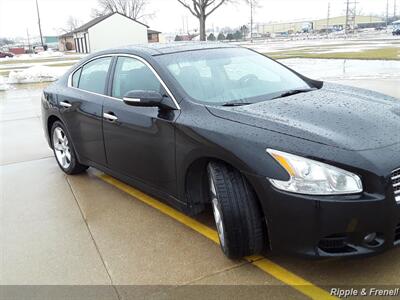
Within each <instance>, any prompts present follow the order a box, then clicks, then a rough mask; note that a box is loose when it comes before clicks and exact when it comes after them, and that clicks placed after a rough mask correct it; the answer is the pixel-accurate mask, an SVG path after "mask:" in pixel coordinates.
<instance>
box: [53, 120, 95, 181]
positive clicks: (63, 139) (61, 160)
mask: <svg viewBox="0 0 400 300" xmlns="http://www.w3.org/2000/svg"><path fill="white" fill-rule="evenodd" d="M51 141H52V144H53V151H54V156H55V157H56V160H57V163H58V165H59V166H60V168H61V170H63V171H64V172H65V173H67V174H78V173H82V172H84V171H85V170H86V169H87V168H88V167H87V166H84V165H82V164H80V163H79V162H78V160H77V158H76V154H75V150H74V147H73V145H72V143H71V139H70V138H69V136H68V134H67V131H66V130H65V127H64V125H63V124H62V123H61V122H59V121H56V122H54V124H53V126H52V128H51Z"/></svg>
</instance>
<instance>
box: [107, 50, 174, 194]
mask: <svg viewBox="0 0 400 300" xmlns="http://www.w3.org/2000/svg"><path fill="white" fill-rule="evenodd" d="M132 90H144V91H157V92H161V93H162V94H163V95H165V96H166V97H167V96H168V95H167V92H166V91H165V90H164V87H163V85H162V84H161V81H160V80H159V79H158V78H157V77H156V75H155V71H154V70H153V69H151V68H150V67H149V65H148V64H147V63H145V61H143V60H142V59H140V58H135V57H131V56H119V57H118V58H117V60H116V62H115V67H114V74H113V76H112V85H111V88H110V93H111V96H112V97H113V99H111V98H110V99H104V102H103V113H104V120H103V130H104V145H105V149H106V156H107V163H108V166H109V168H111V169H112V170H114V171H117V172H119V173H121V174H123V175H126V176H129V177H132V178H135V179H137V180H140V181H142V182H144V183H146V184H148V185H150V186H152V187H153V188H157V189H158V190H160V191H163V192H166V193H168V194H170V195H176V174H175V132H174V130H175V129H174V121H175V119H176V118H177V116H178V114H179V110H168V111H166V110H163V109H159V108H158V107H135V106H130V105H128V104H126V103H124V102H123V101H122V98H123V97H124V95H125V94H126V93H127V92H128V91H132Z"/></svg>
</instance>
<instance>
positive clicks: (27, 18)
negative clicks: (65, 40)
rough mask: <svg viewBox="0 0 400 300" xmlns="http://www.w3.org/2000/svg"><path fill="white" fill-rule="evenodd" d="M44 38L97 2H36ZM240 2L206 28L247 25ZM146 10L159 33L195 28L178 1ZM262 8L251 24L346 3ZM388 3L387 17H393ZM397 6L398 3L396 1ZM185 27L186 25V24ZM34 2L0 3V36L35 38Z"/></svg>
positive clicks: (381, 10) (162, 1)
mask: <svg viewBox="0 0 400 300" xmlns="http://www.w3.org/2000/svg"><path fill="white" fill-rule="evenodd" d="M38 1H39V8H40V15H41V20H42V31H43V34H44V35H54V34H58V33H59V30H60V28H62V27H65V24H66V22H67V19H68V17H69V16H74V17H76V18H77V19H79V20H80V21H81V22H82V23H84V22H87V21H89V20H90V19H91V11H92V9H93V8H95V7H96V6H97V0H38ZM241 1H243V0H236V2H238V4H226V5H223V6H222V7H220V8H219V9H218V10H216V11H215V12H214V14H212V15H211V16H210V17H209V19H208V20H207V27H208V28H211V27H213V26H214V28H216V27H224V26H230V27H237V26H240V25H243V24H246V23H248V22H249V8H248V6H247V5H246V4H244V1H243V2H241ZM149 2H150V5H149V7H148V11H150V12H154V13H155V15H154V18H152V19H147V20H144V21H145V23H147V24H148V25H150V27H151V28H153V29H156V30H159V31H162V32H179V30H181V29H182V27H183V23H184V22H186V20H188V23H189V29H193V28H195V27H197V21H196V19H195V18H194V17H193V16H192V15H191V14H190V13H189V12H188V11H187V10H186V9H185V8H184V7H182V6H181V5H180V4H179V3H178V1H177V0H149ZM259 2H260V4H261V7H260V8H258V9H257V10H256V13H255V16H254V21H255V22H256V23H266V22H271V21H288V20H302V19H312V18H325V17H326V15H327V7H328V2H330V3H331V16H337V15H343V14H344V10H345V4H344V2H345V0H259ZM358 2H359V3H358V8H359V9H360V10H361V11H362V13H363V14H366V15H370V14H378V15H384V14H385V12H386V0H358ZM393 2H394V0H389V3H390V15H392V14H393ZM398 2H399V3H398V7H400V1H399V0H398ZM185 26H186V25H185ZM37 27H38V26H37V16H36V6H35V0H0V37H17V36H20V37H25V36H26V31H27V29H28V30H29V34H30V35H31V36H37V35H38V28H37Z"/></svg>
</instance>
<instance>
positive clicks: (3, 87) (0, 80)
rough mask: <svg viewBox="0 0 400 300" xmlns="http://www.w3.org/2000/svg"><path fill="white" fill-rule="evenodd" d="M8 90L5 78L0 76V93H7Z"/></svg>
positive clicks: (8, 86)
mask: <svg viewBox="0 0 400 300" xmlns="http://www.w3.org/2000/svg"><path fill="white" fill-rule="evenodd" d="M8 89H10V85H9V84H7V80H6V78H4V77H3V76H0V91H7V90H8Z"/></svg>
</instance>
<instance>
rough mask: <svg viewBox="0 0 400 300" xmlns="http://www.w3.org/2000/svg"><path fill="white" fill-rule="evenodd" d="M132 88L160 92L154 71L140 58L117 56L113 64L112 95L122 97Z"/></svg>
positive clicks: (159, 85) (159, 84)
mask: <svg viewBox="0 0 400 300" xmlns="http://www.w3.org/2000/svg"><path fill="white" fill-rule="evenodd" d="M133 90H143V91H155V92H161V83H160V81H159V80H158V79H157V77H156V76H155V75H154V73H153V72H152V71H151V70H150V69H149V67H148V66H146V65H145V64H144V63H143V62H141V61H140V60H137V59H135V58H132V57H118V60H117V64H116V66H115V73H114V80H113V88H112V94H111V95H112V96H113V97H116V98H123V97H124V95H126V93H127V92H129V91H133Z"/></svg>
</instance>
